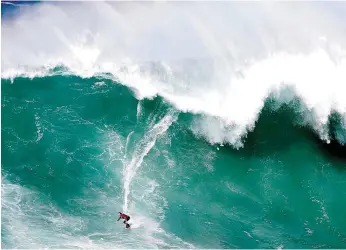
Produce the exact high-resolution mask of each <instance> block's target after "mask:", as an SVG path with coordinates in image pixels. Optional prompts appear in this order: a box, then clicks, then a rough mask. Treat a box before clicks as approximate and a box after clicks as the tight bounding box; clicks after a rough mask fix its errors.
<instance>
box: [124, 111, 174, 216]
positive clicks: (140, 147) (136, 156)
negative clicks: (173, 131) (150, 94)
mask: <svg viewBox="0 0 346 250" xmlns="http://www.w3.org/2000/svg"><path fill="white" fill-rule="evenodd" d="M175 120H176V115H175V114H174V113H168V114H167V115H166V116H164V117H163V118H162V119H161V120H160V121H159V122H158V123H157V124H155V125H154V126H153V127H152V128H151V129H150V130H149V131H147V132H146V134H145V135H144V137H143V138H142V139H141V140H140V141H139V142H138V143H137V146H136V147H135V149H134V152H133V154H132V155H131V160H130V161H129V162H126V163H125V164H124V169H123V175H124V205H123V211H124V212H127V211H128V207H129V194H130V185H131V182H132V180H133V178H134V177H135V176H136V173H137V171H138V169H139V168H140V166H141V165H142V162H143V159H144V157H145V156H146V155H147V154H148V153H149V152H150V150H151V149H152V148H153V146H154V145H155V142H156V140H157V138H158V136H160V135H161V134H163V133H165V132H166V131H167V129H168V128H169V126H170V125H171V124H172V123H173V122H174V121H175Z"/></svg>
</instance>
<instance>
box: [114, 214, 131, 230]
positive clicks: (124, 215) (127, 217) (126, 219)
mask: <svg viewBox="0 0 346 250" xmlns="http://www.w3.org/2000/svg"><path fill="white" fill-rule="evenodd" d="M119 214H120V215H119V218H118V220H117V221H119V220H120V219H124V224H126V228H130V224H129V223H127V222H128V221H129V220H130V218H131V217H130V216H128V215H127V214H123V213H121V212H119Z"/></svg>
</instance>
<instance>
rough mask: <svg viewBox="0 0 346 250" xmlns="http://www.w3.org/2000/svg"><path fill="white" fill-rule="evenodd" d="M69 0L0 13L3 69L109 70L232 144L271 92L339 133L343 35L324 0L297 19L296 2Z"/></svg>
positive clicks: (318, 125) (322, 132)
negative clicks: (7, 15)
mask: <svg viewBox="0 0 346 250" xmlns="http://www.w3.org/2000/svg"><path fill="white" fill-rule="evenodd" d="M68 5H69V6H68V8H65V7H66V6H65V4H63V3H61V4H60V3H59V4H51V3H45V4H40V5H37V6H36V7H32V8H31V10H30V12H28V11H23V12H22V13H21V14H19V15H18V16H16V17H15V18H13V19H11V20H8V21H7V20H5V22H4V23H3V24H2V28H3V34H4V42H3V57H2V78H4V79H14V78H15V77H19V76H21V77H30V78H32V77H41V76H46V75H55V74H63V75H66V74H71V75H78V76H81V77H91V76H97V77H102V78H108V79H112V80H114V81H115V82H117V83H119V84H123V85H126V86H128V87H129V88H131V89H132V90H133V92H134V93H135V95H136V97H137V98H138V99H139V100H142V99H144V98H149V99H151V98H153V97H155V96H161V97H162V98H164V99H165V100H166V101H168V102H169V103H171V104H172V105H173V106H174V107H175V108H176V109H177V110H179V111H181V112H191V113H193V114H197V116H195V118H194V123H193V125H192V128H191V129H192V131H193V132H194V134H196V135H197V136H202V137H204V138H205V139H207V140H208V141H209V142H210V143H212V144H215V143H217V144H232V145H233V146H234V147H237V148H238V147H241V146H242V145H243V138H244V137H245V136H246V134H247V132H249V131H251V130H253V129H254V127H255V124H256V121H257V119H258V116H259V114H260V112H261V110H262V109H263V107H264V105H265V102H266V101H267V100H268V99H275V101H276V105H277V107H280V106H281V105H282V104H287V103H292V102H294V101H295V100H296V99H299V102H300V105H299V107H298V108H299V111H300V113H302V114H303V120H301V121H300V122H299V125H304V126H306V125H308V126H310V127H311V128H312V129H313V130H314V131H316V132H317V133H318V134H319V136H320V138H321V139H323V140H325V141H327V142H329V141H330V140H331V139H337V140H338V141H339V143H341V144H344V143H345V141H346V139H345V134H346V133H345V131H346V98H345V95H346V94H345V93H346V84H345V83H346V51H345V48H344V47H343V44H345V43H343V42H344V41H345V37H346V36H345V33H344V31H343V30H342V26H341V24H340V20H338V19H337V17H334V16H333V17H331V16H330V13H329V12H328V9H325V8H324V7H323V6H322V5H321V6H320V5H319V4H316V5H312V6H310V5H308V4H302V6H301V7H302V10H304V11H301V12H297V13H296V15H295V16H296V18H295V20H291V19H289V15H290V13H292V11H296V9H294V10H293V9H292V8H288V6H283V5H277V4H263V5H259V4H253V5H249V6H247V8H246V9H244V6H245V5H237V4H233V3H229V4H227V5H221V4H219V3H217V4H208V3H205V4H204V3H195V4H172V3H160V4H159V3H157V4H136V3H126V4H125V3H124V4H122V3H113V4H110V3H97V4H93V3H83V4H78V5H76V4H72V3H69V4H68ZM283 7H285V8H283ZM206 11H208V12H209V13H210V15H209V16H208V17H207V18H202V17H204V16H205V15H204V14H205V13H206ZM38 12H39V13H41V15H39V16H37V15H36V14H37V13H38ZM86 13H88V14H86ZM216 13H217V14H218V15H215V14H216ZM236 13H238V15H236ZM239 13H241V14H242V15H239ZM230 14H234V15H230ZM177 16H178V17H179V18H178V17H177ZM213 16H218V17H213ZM229 16H232V17H229ZM48 17H49V19H48ZM223 18H224V19H223ZM303 18H305V19H306V18H311V19H313V20H316V24H311V23H309V24H306V23H303V22H302V20H303ZM338 18H341V17H338ZM305 19H304V20H305ZM47 20H49V22H47ZM177 20H179V21H177ZM326 20H327V21H326ZM323 21H325V22H323ZM225 23H227V25H226V24H225ZM237 23H242V25H243V27H248V28H247V29H246V28H239V25H237ZM33 25H35V29H31V27H32V26H33ZM52 27H53V28H52ZM266 27H270V28H266ZM293 27H295V29H293ZM259 33H260V34H259ZM287 33H288V34H289V36H288V35H286V34H287ZM174 39H175V40H174ZM249 41H253V42H249ZM334 113H337V114H338V115H339V116H340V119H339V123H338V125H337V132H335V133H334V134H335V136H332V137H331V133H330V129H329V128H330V124H329V118H330V116H331V115H332V114H334ZM283 132H284V131H283Z"/></svg>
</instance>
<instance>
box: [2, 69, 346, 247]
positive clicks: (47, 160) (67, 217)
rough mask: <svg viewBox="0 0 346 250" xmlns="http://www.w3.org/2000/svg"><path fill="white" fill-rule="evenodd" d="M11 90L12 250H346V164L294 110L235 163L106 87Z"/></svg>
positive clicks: (263, 125)
mask: <svg viewBox="0 0 346 250" xmlns="http://www.w3.org/2000/svg"><path fill="white" fill-rule="evenodd" d="M1 91H2V93H1V105H2V109H1V111H2V114H1V118H2V139H1V148H2V151H1V156H2V157H1V159H2V163H1V166H2V170H1V174H2V215H1V216H2V217H1V218H2V225H1V226H2V229H1V236H2V237H1V238H2V239H1V243H2V247H4V248H37V247H50V248H73V247H81V248H85V247H105V248H108V247H112V248H120V247H122V248H345V247H346V226H345V225H346V217H345V216H344V207H345V205H346V162H345V160H343V159H338V158H334V157H332V156H331V154H330V152H327V151H326V150H325V148H324V147H321V146H320V144H319V143H317V142H318V141H319V140H316V138H315V137H314V133H313V132H312V131H311V130H310V129H309V128H308V127H302V126H300V125H298V124H299V122H298V121H299V120H300V119H301V117H300V116H301V114H300V113H299V112H298V113H297V112H296V110H297V109H296V108H295V107H296V105H297V103H294V102H293V101H292V102H290V103H288V104H286V105H283V106H281V107H280V108H279V109H277V108H275V109H274V108H273V106H275V103H274V101H272V100H270V99H268V100H267V102H266V105H265V107H264V109H263V110H262V112H261V114H260V116H259V119H258V121H257V122H256V125H255V129H254V131H253V132H249V133H248V134H247V136H246V138H245V137H244V138H243V141H244V147H243V148H240V149H238V150H237V149H234V147H232V146H231V145H228V144H226V145H219V144H217V145H212V144H210V143H208V142H207V141H206V140H205V139H204V138H203V137H199V136H196V134H195V133H193V131H192V129H191V128H192V127H193V124H194V122H195V120H196V119H198V117H199V115H196V114H195V115H194V114H191V113H188V112H186V113H183V112H180V111H179V110H177V109H175V108H174V107H173V106H172V105H170V104H169V103H167V102H166V101H165V100H164V99H162V98H161V97H155V98H153V99H151V100H150V99H143V100H140V101H139V100H138V99H137V98H136V97H135V96H134V94H133V92H132V91H131V89H129V88H128V87H126V86H123V85H121V84H119V83H116V82H113V81H111V80H108V79H106V78H103V77H92V78H80V77H77V76H72V75H70V76H68V75H65V76H63V75H54V76H46V77H36V78H33V79H30V78H25V77H17V78H15V79H14V80H13V82H11V81H10V80H7V79H2V83H1ZM124 210H125V211H126V212H127V213H129V215H130V216H131V220H130V222H131V221H132V229H131V230H126V229H125V228H124V224H122V223H121V222H117V221H116V220H117V212H118V211H124Z"/></svg>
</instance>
